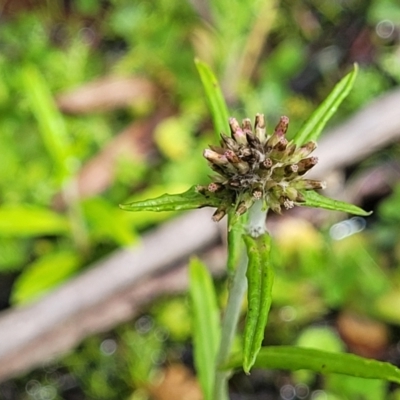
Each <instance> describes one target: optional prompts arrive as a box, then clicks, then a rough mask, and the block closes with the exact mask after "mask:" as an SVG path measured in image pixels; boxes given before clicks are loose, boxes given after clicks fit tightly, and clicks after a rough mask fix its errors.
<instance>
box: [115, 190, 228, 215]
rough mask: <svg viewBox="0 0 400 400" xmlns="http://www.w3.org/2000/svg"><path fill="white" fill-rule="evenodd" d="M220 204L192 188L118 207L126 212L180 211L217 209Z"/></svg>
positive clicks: (219, 200)
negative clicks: (204, 208) (206, 208)
mask: <svg viewBox="0 0 400 400" xmlns="http://www.w3.org/2000/svg"><path fill="white" fill-rule="evenodd" d="M220 204H221V199H219V198H217V197H211V196H206V195H204V194H201V193H199V192H198V191H197V190H196V186H192V187H191V188H190V189H189V190H187V191H186V192H184V193H179V194H168V193H166V194H163V195H162V196H159V197H156V198H155V199H149V200H143V201H135V202H133V203H129V204H120V207H121V208H122V209H123V210H126V211H182V210H191V209H194V208H201V207H207V206H208V207H218V206H219V205H220Z"/></svg>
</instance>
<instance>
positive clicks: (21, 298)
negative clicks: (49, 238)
mask: <svg viewBox="0 0 400 400" xmlns="http://www.w3.org/2000/svg"><path fill="white" fill-rule="evenodd" d="M80 265H81V261H80V259H79V257H78V255H77V254H76V252H74V251H69V250H68V251H67V250H64V251H58V252H54V253H50V254H46V255H44V256H42V257H40V258H39V259H38V260H36V261H34V262H33V263H32V264H30V265H29V266H28V267H27V268H26V269H25V270H24V271H23V272H22V274H21V275H20V276H19V277H18V278H17V280H16V281H15V283H14V287H13V291H12V294H11V301H12V303H13V304H19V305H20V304H24V303H27V302H29V301H32V300H33V299H36V298H37V297H38V296H40V295H43V294H44V293H45V292H47V291H48V290H49V289H52V288H53V287H54V286H55V285H57V284H59V283H62V282H64V281H65V280H66V279H67V278H69V277H70V276H72V275H73V274H74V273H75V272H76V271H77V270H78V268H79V267H80Z"/></svg>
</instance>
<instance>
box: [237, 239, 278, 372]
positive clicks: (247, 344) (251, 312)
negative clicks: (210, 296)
mask: <svg viewBox="0 0 400 400" xmlns="http://www.w3.org/2000/svg"><path fill="white" fill-rule="evenodd" d="M243 238H244V241H245V244H246V249H247V255H248V258H249V263H248V267H247V284H248V287H247V300H248V310H247V317H246V324H245V327H244V338H243V369H244V371H245V372H246V373H248V372H249V371H250V369H251V367H252V366H253V364H254V362H255V360H256V357H257V354H258V352H259V351H260V348H261V344H262V341H263V338H264V330H265V326H266V324H267V319H268V313H269V309H270V307H271V302H272V284H273V279H274V278H273V270H272V266H271V262H270V249H271V238H270V236H269V235H268V234H263V235H261V236H259V237H257V238H253V237H251V236H249V235H244V236H243Z"/></svg>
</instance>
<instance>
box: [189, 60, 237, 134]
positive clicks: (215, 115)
mask: <svg viewBox="0 0 400 400" xmlns="http://www.w3.org/2000/svg"><path fill="white" fill-rule="evenodd" d="M194 62H195V64H196V68H197V71H198V73H199V75H200V79H201V83H202V84H203V88H204V91H205V93H206V99H207V102H208V106H209V108H210V112H211V115H212V119H213V123H214V129H215V134H216V136H217V140H218V141H219V140H220V136H219V135H220V133H222V132H225V133H227V132H229V125H228V118H229V113H228V108H227V106H226V103H225V100H224V96H223V95H222V92H221V88H220V86H219V83H218V81H217V78H216V77H215V75H214V73H213V72H212V70H211V68H210V67H209V66H208V65H207V64H206V63H205V62H203V61H200V60H199V59H195V60H194Z"/></svg>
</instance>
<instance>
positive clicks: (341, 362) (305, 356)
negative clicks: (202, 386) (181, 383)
mask: <svg viewBox="0 0 400 400" xmlns="http://www.w3.org/2000/svg"><path fill="white" fill-rule="evenodd" d="M241 364H242V355H240V354H236V355H234V356H233V357H232V358H231V360H230V361H229V363H228V365H227V368H240V366H241ZM254 366H255V367H258V368H273V369H283V370H289V371H297V370H300V369H308V370H311V371H314V372H317V373H321V374H330V373H337V374H345V375H351V376H358V377H360V378H373V379H385V380H388V381H391V382H397V383H400V369H399V368H397V367H395V366H394V365H392V364H390V363H387V362H382V361H376V360H371V359H367V358H363V357H359V356H356V355H354V354H347V353H330V352H327V351H323V350H316V349H310V348H303V347H294V346H271V347H263V348H262V349H261V351H260V353H259V354H258V356H257V360H256V362H255V363H254Z"/></svg>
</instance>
